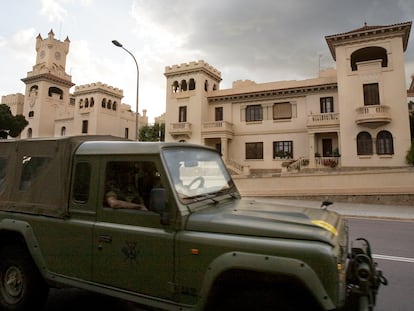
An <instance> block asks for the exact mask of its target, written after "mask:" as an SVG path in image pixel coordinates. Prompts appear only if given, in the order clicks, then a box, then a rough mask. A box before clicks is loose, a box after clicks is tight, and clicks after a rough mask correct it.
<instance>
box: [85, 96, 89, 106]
mask: <svg viewBox="0 0 414 311" xmlns="http://www.w3.org/2000/svg"><path fill="white" fill-rule="evenodd" d="M88 107H89V99H87V98H85V108H88Z"/></svg>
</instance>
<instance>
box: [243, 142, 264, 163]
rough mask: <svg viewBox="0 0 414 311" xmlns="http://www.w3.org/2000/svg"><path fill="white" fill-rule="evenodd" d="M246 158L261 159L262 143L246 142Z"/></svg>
mask: <svg viewBox="0 0 414 311" xmlns="http://www.w3.org/2000/svg"><path fill="white" fill-rule="evenodd" d="M246 159H263V143H246Z"/></svg>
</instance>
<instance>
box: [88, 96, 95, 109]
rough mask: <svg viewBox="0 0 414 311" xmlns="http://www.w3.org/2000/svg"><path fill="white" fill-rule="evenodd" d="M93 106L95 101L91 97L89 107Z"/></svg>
mask: <svg viewBox="0 0 414 311" xmlns="http://www.w3.org/2000/svg"><path fill="white" fill-rule="evenodd" d="M94 105H95V100H94V99H93V97H91V101H90V104H89V107H93V106H94Z"/></svg>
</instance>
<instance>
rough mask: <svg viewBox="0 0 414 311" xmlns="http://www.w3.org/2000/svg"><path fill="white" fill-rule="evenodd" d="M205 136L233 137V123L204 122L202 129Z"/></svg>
mask: <svg viewBox="0 0 414 311" xmlns="http://www.w3.org/2000/svg"><path fill="white" fill-rule="evenodd" d="M201 135H202V136H203V137H204V138H216V137H227V138H232V137H233V124H232V123H230V122H227V121H212V122H204V123H203V127H202V130H201Z"/></svg>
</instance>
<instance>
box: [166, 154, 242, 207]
mask: <svg viewBox="0 0 414 311" xmlns="http://www.w3.org/2000/svg"><path fill="white" fill-rule="evenodd" d="M163 155H164V159H165V161H166V163H167V167H168V171H169V174H170V176H171V179H172V181H173V183H174V185H173V186H174V188H175V191H176V192H177V194H178V196H179V198H180V200H181V202H183V203H186V204H187V203H191V202H196V201H200V200H203V199H209V198H214V197H215V196H217V195H219V194H223V193H231V192H232V191H235V190H236V189H235V188H234V183H233V180H232V179H231V177H230V175H229V173H228V172H227V169H226V168H225V166H224V163H223V161H222V160H221V157H220V155H219V154H218V153H217V152H216V151H214V150H208V149H199V148H171V149H166V150H164V152H163Z"/></svg>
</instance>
